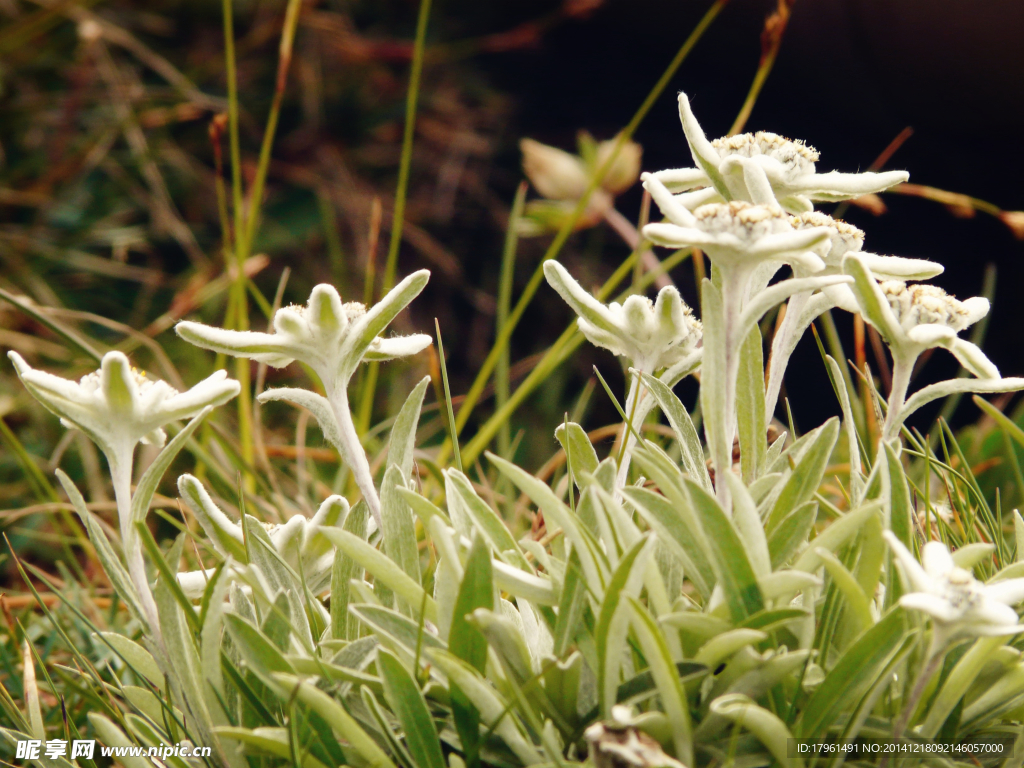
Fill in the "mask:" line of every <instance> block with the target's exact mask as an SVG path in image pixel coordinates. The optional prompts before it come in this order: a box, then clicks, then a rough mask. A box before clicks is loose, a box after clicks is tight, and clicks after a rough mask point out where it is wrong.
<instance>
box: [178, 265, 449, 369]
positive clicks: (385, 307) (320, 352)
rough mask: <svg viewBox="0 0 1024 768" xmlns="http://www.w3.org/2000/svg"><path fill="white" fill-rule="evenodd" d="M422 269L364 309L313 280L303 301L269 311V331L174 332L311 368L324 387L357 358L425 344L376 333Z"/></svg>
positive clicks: (416, 288) (382, 356) (422, 339)
mask: <svg viewBox="0 0 1024 768" xmlns="http://www.w3.org/2000/svg"><path fill="white" fill-rule="evenodd" d="M429 276H430V272H429V271H428V270H421V271H419V272H415V273H413V274H412V275H410V276H409V277H407V278H406V279H405V280H403V281H402V282H401V283H399V284H398V285H397V286H396V287H395V288H394V289H393V290H392V291H391V292H390V293H389V294H388V295H387V296H385V297H384V298H383V299H381V301H380V302H379V303H378V304H376V305H375V306H374V307H373V308H372V309H370V310H369V311H367V309H366V307H365V306H364V305H362V304H360V303H359V302H355V301H351V302H348V303H345V304H343V303H342V301H341V296H339V295H338V291H337V290H335V288H334V286H331V285H326V284H322V285H318V286H316V287H315V288H314V289H313V292H312V293H311V294H310V295H309V301H308V302H307V304H306V306H304V307H303V306H298V305H292V306H290V307H285V308H283V309H280V310H278V311H277V313H276V314H275V315H274V331H275V333H258V332H256V331H228V330H224V329H222V328H214V327H212V326H209V325H203V324H201V323H193V322H188V321H186V322H181V323H178V325H177V326H176V327H175V330H176V331H177V332H178V335H179V336H181V337H182V338H183V339H185V340H186V341H188V342H190V343H192V344H195V345H196V346H198V347H203V348H204V349H212V350H213V351H215V352H222V353H224V354H227V355H234V356H235V357H248V358H251V359H253V360H256V361H257V362H261V363H266V364H267V365H271V366H273V367H275V368H282V367H284V366H286V365H288V364H289V363H291V362H292V361H293V360H299V361H300V362H303V363H306V364H307V365H308V366H309V367H310V368H312V369H313V370H314V371H316V373H317V375H318V376H319V377H320V379H321V381H323V383H324V386H325V387H330V386H331V385H332V384H334V383H335V382H339V381H342V380H344V381H345V382H346V383H347V381H348V379H349V378H351V376H352V374H353V373H354V372H355V369H356V367H357V366H358V365H359V363H361V362H366V361H372V360H391V359H393V358H396V357H403V356H405V355H414V354H416V353H417V352H420V351H421V350H423V349H424V348H425V347H427V346H428V345H429V344H430V337H429V336H427V335H425V334H422V333H417V334H414V335H412V336H399V337H394V338H382V337H381V336H380V333H381V332H383V331H384V329H385V328H387V326H388V324H389V323H390V322H391V321H392V320H393V319H394V318H395V316H396V315H397V314H398V313H399V312H400V311H401V310H402V309H404V308H405V306H406V305H407V304H408V303H409V302H410V301H412V300H413V299H414V298H415V297H416V295H417V294H419V292H420V291H421V290H423V287H424V286H425V285H426V284H427V279H428V278H429Z"/></svg>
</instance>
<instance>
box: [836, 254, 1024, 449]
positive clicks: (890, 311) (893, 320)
mask: <svg viewBox="0 0 1024 768" xmlns="http://www.w3.org/2000/svg"><path fill="white" fill-rule="evenodd" d="M843 270H844V271H845V272H846V274H848V275H850V276H852V277H853V278H854V283H853V285H852V286H851V288H852V289H853V292H854V295H855V296H856V298H857V304H858V307H859V309H860V312H861V314H862V315H863V316H864V319H865V320H867V321H868V322H869V323H871V324H872V325H873V326H875V328H877V329H878V332H879V333H880V334H881V335H882V337H883V338H884V339H885V341H886V343H887V344H888V345H889V350H890V351H891V352H892V358H893V371H892V389H891V390H890V392H889V402H888V412H887V413H886V417H885V426H884V427H883V432H882V435H883V438H884V439H886V440H892V439H893V438H895V437H896V435H897V434H898V433H899V430H900V427H901V426H902V425H903V422H904V421H905V420H906V419H907V418H909V416H910V414H912V413H913V412H914V411H916V410H917V409H918V408H920V407H921V406H923V405H925V404H927V403H930V402H931V401H933V400H936V399H938V398H940V397H945V396H947V395H951V394H953V393H954V392H1013V391H1016V390H1019V389H1024V379H1020V378H1005V379H1004V378H1002V377H1001V376H1000V375H999V369H998V368H996V366H995V365H994V364H993V363H992V361H991V360H989V359H988V357H986V356H985V353H984V352H982V351H981V350H980V349H979V348H978V347H977V345H975V344H972V343H971V342H969V341H966V340H964V339H961V338H959V337H958V336H957V333H959V332H960V331H962V330H963V329H964V328H967V327H968V326H970V325H972V324H974V323H976V322H978V320H980V319H981V318H983V317H984V316H985V315H987V314H988V310H989V303H988V299H985V298H982V297H980V296H978V297H974V298H971V299H966V300H965V301H957V300H956V299H955V298H953V297H952V296H950V295H948V294H947V293H946V292H945V291H943V290H942V289H940V288H936V287H935V286H931V285H907V284H906V283H904V282H902V281H900V280H888V281H886V282H884V283H881V284H880V283H878V282H877V281H876V280H875V277H874V275H873V274H872V273H871V270H870V269H869V268H868V267H867V265H866V263H865V262H864V261H863V259H862V257H861V255H860V254H856V253H848V254H847V255H846V257H845V258H844V259H843ZM934 347H944V348H945V349H948V350H949V351H950V352H952V353H953V354H954V355H955V356H956V359H957V360H959V361H960V364H961V365H962V366H963V367H964V368H966V369H967V370H968V371H970V372H971V373H973V374H974V375H975V376H977V378H976V379H971V378H963V379H952V380H950V381H943V382H939V383H938V384H931V385H929V386H927V387H924V388H923V389H921V390H920V391H918V392H916V393H914V395H913V397H911V398H910V399H909V400H908V399H907V397H906V396H907V387H908V385H909V384H910V374H911V373H912V371H913V369H914V365H915V363H916V362H917V359H918V358H919V357H920V356H921V354H922V353H923V352H925V350H928V349H932V348H934Z"/></svg>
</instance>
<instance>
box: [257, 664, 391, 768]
mask: <svg viewBox="0 0 1024 768" xmlns="http://www.w3.org/2000/svg"><path fill="white" fill-rule="evenodd" d="M272 677H273V678H274V680H275V681H276V682H277V683H278V686H279V687H281V688H283V689H285V690H286V691H287V692H288V694H289V696H290V695H291V694H292V693H294V694H295V696H296V697H297V698H298V700H299V701H301V702H302V703H303V704H305V705H306V706H308V707H309V708H310V709H311V710H312V711H314V712H316V713H317V714H318V715H320V717H322V718H323V719H324V720H326V721H327V724H328V725H330V726H331V728H333V729H334V731H335V732H336V733H337V734H338V735H339V736H341V738H342V739H344V740H345V741H347V742H348V743H349V745H351V747H352V749H354V750H355V751H356V752H357V753H358V754H359V756H360V757H362V758H363V759H364V760H365V761H366V762H367V763H368V764H369V765H370V766H372V768H396V766H395V764H394V763H392V762H391V760H389V759H388V756H387V753H386V752H384V750H382V749H381V748H380V747H378V746H377V742H375V741H374V740H373V739H372V738H371V737H370V736H369V735H368V734H367V733H366V731H364V730H363V729H362V728H361V727H360V726H359V723H358V722H356V720H355V719H354V718H353V717H352V716H351V715H349V713H348V712H346V711H345V709H344V707H342V706H341V705H340V704H339V703H338V702H336V701H335V700H334V699H332V698H331V697H330V696H328V695H327V694H326V693H324V692H323V691H321V690H319V689H317V688H316V686H314V685H313V684H312V683H308V682H303V681H301V680H299V678H297V677H295V676H294V675H287V674H283V673H280V672H277V673H272ZM286 698H287V697H286Z"/></svg>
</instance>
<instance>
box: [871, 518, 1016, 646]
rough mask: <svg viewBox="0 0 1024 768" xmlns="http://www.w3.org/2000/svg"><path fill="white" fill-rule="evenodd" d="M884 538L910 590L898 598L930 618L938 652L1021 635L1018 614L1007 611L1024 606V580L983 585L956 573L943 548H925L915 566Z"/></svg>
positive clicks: (966, 573) (890, 537) (964, 573)
mask: <svg viewBox="0 0 1024 768" xmlns="http://www.w3.org/2000/svg"><path fill="white" fill-rule="evenodd" d="M884 536H885V540H886V541H887V542H888V544H889V546H890V547H891V548H892V551H893V554H895V555H896V557H897V559H898V561H899V564H900V566H901V567H902V569H903V575H904V577H905V579H906V581H907V586H908V587H909V588H910V589H911V590H912V591H910V592H908V593H907V594H905V595H903V596H902V597H901V598H900V605H902V606H903V607H904V608H907V609H909V610H912V611H920V612H922V613H926V614H928V615H929V616H931V617H932V619H933V621H934V622H935V632H936V636H937V637H938V638H939V643H938V644H937V647H942V645H943V644H944V643H943V641H945V642H949V641H953V640H957V639H962V638H966V637H980V636H1000V635H1015V634H1017V633H1018V632H1024V625H1020V624H1018V619H1017V612H1016V611H1015V610H1014V609H1013V608H1011V607H1010V606H1013V605H1017V604H1018V603H1020V602H1021V601H1022V600H1024V579H1006V580H1004V581H997V582H995V583H992V584H983V583H982V582H980V581H978V580H977V579H976V578H974V576H973V575H972V574H971V572H970V571H967V570H965V569H963V568H959V567H957V565H956V564H955V563H954V561H953V557H952V555H950V553H949V549H948V548H947V547H946V545H945V544H942V543H941V542H938V541H930V542H928V543H927V544H925V545H924V548H923V549H922V551H921V563H918V562H917V560H916V559H914V556H913V555H912V554H911V553H910V551H909V550H908V549H907V548H906V547H905V546H903V544H902V542H900V540H899V539H897V538H896V536H894V535H893V533H892V532H891V531H885V533H884ZM922 566H923V567H922Z"/></svg>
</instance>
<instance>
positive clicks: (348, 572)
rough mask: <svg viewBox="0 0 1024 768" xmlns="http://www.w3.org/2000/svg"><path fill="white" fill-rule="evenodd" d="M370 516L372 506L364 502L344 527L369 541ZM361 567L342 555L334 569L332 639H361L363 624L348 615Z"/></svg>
mask: <svg viewBox="0 0 1024 768" xmlns="http://www.w3.org/2000/svg"><path fill="white" fill-rule="evenodd" d="M368 516H369V507H367V506H366V502H365V501H360V502H359V503H358V504H356V505H355V506H354V507H353V508H352V511H351V512H349V513H348V517H346V518H345V522H344V523H342V526H341V528H342V530H343V531H347V532H348V533H350V534H351V535H353V536H355V537H356V538H357V539H359V540H360V541H362V540H364V539H365V538H366V523H367V517H368ZM358 567H359V566H358V564H357V563H356V562H355V561H354V560H353V559H352V558H349V557H338V556H335V558H334V564H333V565H332V566H331V637H332V638H333V639H335V640H355V639H356V638H357V637H358V636H359V622H358V620H356V619H355V618H354V617H352V616H349V613H348V606H349V603H350V602H351V601H352V597H351V587H350V584H349V582H350V581H351V580H352V579H354V578H355V577H356V575H357V574H356V570H357V569H358Z"/></svg>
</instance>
